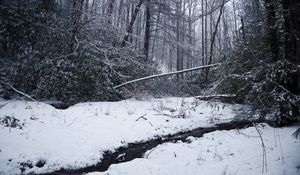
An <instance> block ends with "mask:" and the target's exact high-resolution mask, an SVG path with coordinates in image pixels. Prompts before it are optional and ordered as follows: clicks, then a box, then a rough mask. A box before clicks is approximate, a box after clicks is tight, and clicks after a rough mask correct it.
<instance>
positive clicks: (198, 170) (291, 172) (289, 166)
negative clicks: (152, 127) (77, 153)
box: [88, 124, 300, 175]
mask: <svg viewBox="0 0 300 175" xmlns="http://www.w3.org/2000/svg"><path fill="white" fill-rule="evenodd" d="M257 129H258V130H256V128H255V127H251V128H247V129H242V130H231V131H216V132H212V133H209V134H205V135H204V137H202V138H193V137H190V138H188V139H189V143H182V142H178V143H166V144H162V145H160V146H158V147H156V148H154V149H152V150H150V151H148V152H147V153H145V156H144V158H140V159H134V160H133V161H130V162H126V163H121V164H116V165H111V167H110V168H109V169H108V171H107V172H103V173H100V172H98V173H97V172H95V173H89V174H88V175H141V174H143V175H202V174H203V175H258V174H265V175H299V174H300V140H296V139H294V138H292V136H291V135H292V133H293V132H294V131H295V130H296V127H287V128H277V129H274V128H271V127H270V126H268V125H266V124H260V125H258V127H257ZM258 132H260V133H261V136H262V137H260V136H259V134H258ZM261 138H262V139H261ZM261 140H263V143H264V145H265V146H264V148H265V154H264V153H263V151H264V149H263V147H262V141H261ZM263 155H265V156H263ZM264 157H265V161H263V159H264Z"/></svg>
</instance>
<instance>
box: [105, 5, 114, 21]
mask: <svg viewBox="0 0 300 175" xmlns="http://www.w3.org/2000/svg"><path fill="white" fill-rule="evenodd" d="M114 6H115V0H109V1H108V7H107V12H106V17H107V23H108V24H110V25H111V24H112V14H113V10H114Z"/></svg>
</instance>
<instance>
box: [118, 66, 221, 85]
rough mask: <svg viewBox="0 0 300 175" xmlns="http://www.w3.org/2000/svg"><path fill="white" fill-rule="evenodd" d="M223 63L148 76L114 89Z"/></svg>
mask: <svg viewBox="0 0 300 175" xmlns="http://www.w3.org/2000/svg"><path fill="white" fill-rule="evenodd" d="M220 64H221V63H216V64H210V65H205V66H199V67H194V68H190V69H184V70H180V71H176V72H169V73H163V74H158V75H152V76H148V77H143V78H138V79H135V80H131V81H128V82H125V83H122V84H120V85H118V86H115V87H114V89H118V88H120V87H123V86H126V85H129V84H132V83H136V82H139V81H143V80H149V79H154V78H159V77H164V76H169V75H175V74H180V73H185V72H191V71H195V70H200V69H205V68H210V67H216V66H219V65H220Z"/></svg>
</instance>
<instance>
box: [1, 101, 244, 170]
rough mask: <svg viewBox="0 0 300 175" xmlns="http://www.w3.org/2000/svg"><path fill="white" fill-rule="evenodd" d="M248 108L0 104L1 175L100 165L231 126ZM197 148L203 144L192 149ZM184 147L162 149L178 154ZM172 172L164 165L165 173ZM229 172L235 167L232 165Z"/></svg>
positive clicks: (150, 103)
mask: <svg viewBox="0 0 300 175" xmlns="http://www.w3.org/2000/svg"><path fill="white" fill-rule="evenodd" d="M245 108H246V107H245V106H240V105H228V104H222V103H212V102H210V103H208V102H204V101H197V100H195V99H193V98H185V99H183V98H163V99H147V100H143V101H138V100H133V99H131V100H125V101H120V102H98V103H82V104H78V105H75V106H72V107H70V108H68V109H66V110H58V109H55V108H53V107H52V106H50V105H47V104H45V103H41V102H25V101H3V100H2V101H0V174H20V173H21V170H20V168H22V167H24V168H25V171H24V173H44V172H51V171H54V170H58V169H60V168H65V169H68V168H72V169H73V168H80V167H86V166H88V165H93V164H95V163H97V162H98V161H99V160H100V159H101V157H102V156H103V153H104V152H105V151H107V150H111V151H113V150H115V149H116V148H118V147H120V146H124V145H126V144H128V143H132V142H139V141H144V140H148V139H150V138H155V137H157V136H163V135H167V134H172V133H177V132H179V131H184V130H190V129H193V128H197V127H202V126H210V125H212V124H213V123H216V122H225V121H230V120H232V119H233V118H234V117H235V116H236V115H237V112H240V111H241V110H242V109H245ZM9 126H10V127H9ZM230 138H231V137H230ZM199 142H201V139H200V140H197V141H195V143H193V144H192V145H194V144H197V143H199ZM202 142H204V140H203V141H202ZM235 142H239V141H238V140H236V141H235ZM224 143H225V142H224ZM184 145H185V144H178V145H177V144H176V145H173V146H172V144H170V145H164V147H171V148H172V147H174V149H175V148H176V149H178V148H180V147H184ZM177 147H178V148H177ZM162 148H163V147H162ZM201 148H203V147H201ZM172 149H173V148H172ZM180 149H181V148H180ZM199 149H200V148H199ZM203 149H204V148H203ZM210 149H211V148H210ZM162 153H163V152H162ZM179 154H180V153H179V152H178V156H179ZM195 154H196V153H195ZM203 154H204V152H203ZM155 155H156V153H155V152H154V154H151V155H150V158H151V159H154V158H155ZM153 156H154V157H153ZM166 158H167V157H166ZM166 158H163V159H161V160H166ZM211 161H212V160H211ZM24 162H25V163H24ZM141 162H144V161H141ZM198 162H199V161H198ZM200 162H201V161H200ZM44 163H45V165H43V164H44ZM154 163H155V162H154ZM41 164H42V165H41ZM143 164H145V162H144V163H143ZM191 165H193V166H194V164H191ZM121 166H122V165H121ZM142 167H143V166H141V169H142ZM170 167H171V165H166V169H169V168H170ZM228 168H229V169H230V168H233V167H232V166H229V165H228ZM162 171H165V170H162ZM156 172H157V171H156ZM178 173H180V172H178Z"/></svg>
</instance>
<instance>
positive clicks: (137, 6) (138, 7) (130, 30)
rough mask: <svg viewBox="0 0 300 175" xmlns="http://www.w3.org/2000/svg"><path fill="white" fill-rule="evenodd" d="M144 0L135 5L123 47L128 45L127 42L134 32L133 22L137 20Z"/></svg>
mask: <svg viewBox="0 0 300 175" xmlns="http://www.w3.org/2000/svg"><path fill="white" fill-rule="evenodd" d="M143 2H144V0H139V2H138V4H137V5H136V6H135V9H134V11H133V13H132V14H131V20H130V22H129V24H128V26H127V31H126V32H127V34H126V35H125V36H124V39H123V41H122V47H125V46H126V43H127V42H128V40H129V37H130V35H131V34H132V28H133V24H134V22H135V20H136V17H137V15H138V13H139V11H140V8H141V5H142V4H143Z"/></svg>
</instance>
